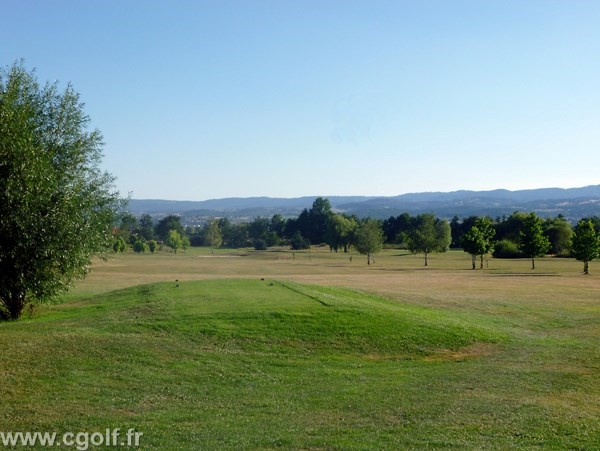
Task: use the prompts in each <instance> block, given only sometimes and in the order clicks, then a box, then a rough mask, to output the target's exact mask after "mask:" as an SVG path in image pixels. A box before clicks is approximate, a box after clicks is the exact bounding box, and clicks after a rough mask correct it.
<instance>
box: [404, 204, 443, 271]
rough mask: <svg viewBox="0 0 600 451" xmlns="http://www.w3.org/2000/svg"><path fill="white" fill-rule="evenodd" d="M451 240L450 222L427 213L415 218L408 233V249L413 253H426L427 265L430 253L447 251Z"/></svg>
mask: <svg viewBox="0 0 600 451" xmlns="http://www.w3.org/2000/svg"><path fill="white" fill-rule="evenodd" d="M451 240H452V237H451V233H450V224H448V223H447V222H446V221H443V220H441V219H438V218H436V217H435V216H434V215H432V214H430V213H425V214H422V215H419V216H417V217H416V218H415V220H414V223H413V225H412V227H411V230H410V231H409V233H408V239H407V245H408V250H410V251H411V252H412V253H413V254H419V253H423V254H425V266H427V256H428V255H429V253H431V252H446V251H447V250H448V247H449V246H450V242H451Z"/></svg>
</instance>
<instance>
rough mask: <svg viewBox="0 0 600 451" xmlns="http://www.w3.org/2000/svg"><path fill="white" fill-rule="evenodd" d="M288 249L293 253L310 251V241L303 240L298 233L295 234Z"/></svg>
mask: <svg viewBox="0 0 600 451" xmlns="http://www.w3.org/2000/svg"><path fill="white" fill-rule="evenodd" d="M290 247H291V248H292V250H295V251H298V250H302V249H310V241H308V240H307V239H306V238H304V237H303V236H302V234H301V233H300V232H295V233H294V234H293V235H292V237H291V238H290Z"/></svg>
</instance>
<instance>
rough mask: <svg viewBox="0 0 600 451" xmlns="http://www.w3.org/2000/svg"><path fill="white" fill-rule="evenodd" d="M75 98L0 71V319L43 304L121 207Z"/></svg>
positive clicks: (83, 260)
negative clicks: (38, 303)
mask: <svg viewBox="0 0 600 451" xmlns="http://www.w3.org/2000/svg"><path fill="white" fill-rule="evenodd" d="M89 123H90V119H89V117H88V116H87V115H86V114H85V113H84V111H83V104H82V103H81V101H80V100H79V95H78V94H77V93H76V92H75V91H74V90H73V88H72V87H71V86H68V87H67V88H66V89H65V90H64V91H62V92H60V91H59V89H58V87H57V85H56V84H48V85H46V86H44V87H41V86H40V85H39V84H38V81H37V79H36V77H35V74H34V73H33V72H28V71H27V70H26V69H25V68H24V67H23V65H22V64H15V65H14V66H12V67H10V68H6V69H4V70H0V319H17V318H19V317H20V315H21V313H22V311H23V307H24V305H25V303H26V302H32V301H38V302H42V301H47V300H49V299H51V298H52V297H53V296H55V295H57V294H58V293H61V292H63V291H65V290H66V289H67V288H68V287H69V286H70V285H71V283H72V282H73V281H74V280H75V279H78V278H82V277H84V276H85V274H86V273H87V271H88V268H89V265H90V258H91V256H93V255H95V254H99V253H100V254H105V253H106V252H107V251H109V250H110V249H111V248H112V245H113V236H112V226H113V225H114V224H116V223H117V211H118V209H119V208H120V206H121V201H120V200H119V196H118V193H117V192H115V191H114V188H113V183H114V178H113V177H112V176H111V175H110V174H108V173H106V172H103V171H101V169H100V168H99V163H100V160H101V149H102V136H101V134H100V132H99V131H98V130H92V131H90V130H88V125H89Z"/></svg>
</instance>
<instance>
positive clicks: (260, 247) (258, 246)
mask: <svg viewBox="0 0 600 451" xmlns="http://www.w3.org/2000/svg"><path fill="white" fill-rule="evenodd" d="M254 249H255V250H257V251H266V250H267V242H266V241H265V240H263V239H260V238H259V239H258V240H255V241H254Z"/></svg>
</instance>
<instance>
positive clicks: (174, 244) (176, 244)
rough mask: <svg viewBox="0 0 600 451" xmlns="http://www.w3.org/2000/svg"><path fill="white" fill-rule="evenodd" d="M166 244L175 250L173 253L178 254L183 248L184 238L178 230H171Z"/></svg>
mask: <svg viewBox="0 0 600 451" xmlns="http://www.w3.org/2000/svg"><path fill="white" fill-rule="evenodd" d="M165 244H166V245H167V246H169V247H170V248H171V249H173V252H175V253H177V251H178V250H179V249H181V248H182V247H183V238H182V237H181V234H180V233H179V232H178V231H177V230H169V233H168V234H167V239H166V240H165Z"/></svg>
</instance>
